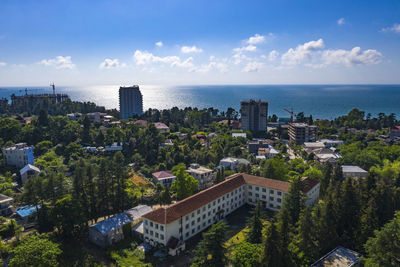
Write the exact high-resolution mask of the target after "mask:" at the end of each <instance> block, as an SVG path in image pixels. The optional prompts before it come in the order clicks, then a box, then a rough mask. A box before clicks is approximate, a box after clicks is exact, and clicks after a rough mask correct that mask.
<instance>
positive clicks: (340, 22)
mask: <svg viewBox="0 0 400 267" xmlns="http://www.w3.org/2000/svg"><path fill="white" fill-rule="evenodd" d="M345 23H346V20H345V19H344V18H340V19H338V20H337V25H339V26H342V25H344V24H345Z"/></svg>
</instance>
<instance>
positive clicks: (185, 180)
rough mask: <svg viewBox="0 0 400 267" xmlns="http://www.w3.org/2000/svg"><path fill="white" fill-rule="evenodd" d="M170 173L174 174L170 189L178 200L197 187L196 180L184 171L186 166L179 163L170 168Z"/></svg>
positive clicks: (190, 193) (194, 190)
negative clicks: (174, 177)
mask: <svg viewBox="0 0 400 267" xmlns="http://www.w3.org/2000/svg"><path fill="white" fill-rule="evenodd" d="M172 173H173V174H174V175H175V176H176V179H175V181H174V182H173V183H172V185H171V190H172V191H173V192H175V195H176V198H177V199H178V200H181V199H184V198H187V197H189V196H191V195H192V194H193V193H194V192H196V191H197V189H198V183H199V182H198V181H197V180H196V179H194V177H193V176H191V175H190V174H188V173H187V172H186V166H185V164H183V163H180V164H178V165H176V166H175V167H173V168H172Z"/></svg>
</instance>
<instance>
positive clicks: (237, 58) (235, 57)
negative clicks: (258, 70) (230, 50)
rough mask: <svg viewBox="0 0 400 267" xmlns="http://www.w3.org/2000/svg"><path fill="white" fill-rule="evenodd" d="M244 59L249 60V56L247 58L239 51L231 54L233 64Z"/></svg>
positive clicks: (237, 63)
mask: <svg viewBox="0 0 400 267" xmlns="http://www.w3.org/2000/svg"><path fill="white" fill-rule="evenodd" d="M245 60H251V58H249V57H248V56H246V55H243V54H242V53H241V52H239V53H236V54H234V55H233V63H234V64H235V65H239V64H240V63H241V62H243V61H245Z"/></svg>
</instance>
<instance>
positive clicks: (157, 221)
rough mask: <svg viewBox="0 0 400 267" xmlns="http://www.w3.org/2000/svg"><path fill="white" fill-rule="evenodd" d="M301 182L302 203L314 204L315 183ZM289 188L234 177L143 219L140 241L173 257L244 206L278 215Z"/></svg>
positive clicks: (283, 184)
mask: <svg viewBox="0 0 400 267" xmlns="http://www.w3.org/2000/svg"><path fill="white" fill-rule="evenodd" d="M304 182H305V184H306V186H305V190H304V194H305V195H306V200H307V202H306V203H307V204H312V203H315V202H317V198H318V196H319V182H318V181H316V180H314V179H311V178H307V179H306V181H304ZM289 188H290V183H289V182H284V181H279V180H273V179H268V178H264V177H258V176H253V175H249V174H242V173H238V174H234V175H232V176H230V177H228V178H227V179H226V180H225V181H223V182H221V183H219V184H216V185H214V186H212V187H210V188H207V189H205V190H204V191H201V192H199V193H197V194H195V195H193V196H191V197H188V198H186V199H184V200H181V201H179V202H177V203H175V204H172V205H170V206H168V207H161V208H158V209H156V210H153V211H152V212H149V213H147V214H145V215H143V216H142V218H143V230H144V232H143V237H144V240H145V242H147V243H149V244H150V245H152V246H158V245H162V246H165V247H167V248H168V252H169V254H170V255H177V254H179V253H180V252H181V251H183V250H185V241H186V240H188V239H189V238H191V237H192V236H194V235H196V234H198V233H200V232H201V231H203V230H205V229H206V228H207V227H209V226H210V225H211V224H213V223H215V222H217V221H219V220H221V219H223V218H224V217H225V216H227V215H228V214H230V213H232V212H233V211H235V210H236V209H238V208H239V207H241V206H243V205H244V204H246V203H247V204H250V205H256V204H257V203H258V201H261V203H262V206H263V208H267V209H271V210H274V211H278V210H279V209H280V208H281V206H282V204H283V201H284V198H285V196H286V194H287V192H288V191H289Z"/></svg>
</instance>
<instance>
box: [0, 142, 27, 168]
mask: <svg viewBox="0 0 400 267" xmlns="http://www.w3.org/2000/svg"><path fill="white" fill-rule="evenodd" d="M3 156H4V163H5V164H6V165H11V166H15V167H18V168H22V167H24V166H25V165H27V164H33V160H34V159H33V146H28V145H27V144H26V143H19V144H16V145H14V146H10V147H6V148H3Z"/></svg>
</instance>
